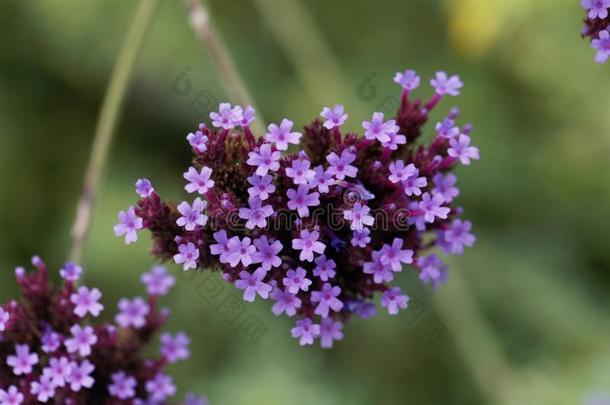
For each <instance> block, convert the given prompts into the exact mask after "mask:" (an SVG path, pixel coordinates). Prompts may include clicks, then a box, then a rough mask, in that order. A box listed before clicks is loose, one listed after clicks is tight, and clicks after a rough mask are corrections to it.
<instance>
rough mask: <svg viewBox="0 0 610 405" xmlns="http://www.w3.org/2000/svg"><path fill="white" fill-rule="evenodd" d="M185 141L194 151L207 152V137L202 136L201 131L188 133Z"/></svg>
mask: <svg viewBox="0 0 610 405" xmlns="http://www.w3.org/2000/svg"><path fill="white" fill-rule="evenodd" d="M186 140H187V141H189V144H190V145H191V147H192V148H193V149H195V151H197V152H198V153H204V152H205V151H207V150H208V145H207V143H208V137H207V136H206V135H204V134H203V132H201V131H197V132H195V133H192V132H191V133H189V134H188V135H187V136H186Z"/></svg>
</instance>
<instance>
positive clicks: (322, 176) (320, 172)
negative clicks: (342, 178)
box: [309, 166, 334, 193]
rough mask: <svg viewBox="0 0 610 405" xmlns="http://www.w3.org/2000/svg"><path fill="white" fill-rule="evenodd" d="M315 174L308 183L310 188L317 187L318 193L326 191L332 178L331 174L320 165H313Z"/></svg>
mask: <svg viewBox="0 0 610 405" xmlns="http://www.w3.org/2000/svg"><path fill="white" fill-rule="evenodd" d="M314 171H315V176H314V178H313V180H312V181H311V183H309V185H310V187H311V188H316V187H317V188H318V191H319V192H320V193H328V191H329V186H330V184H331V182H332V180H333V178H334V177H333V175H332V174H330V173H328V171H326V170H324V168H323V167H322V166H316V167H314Z"/></svg>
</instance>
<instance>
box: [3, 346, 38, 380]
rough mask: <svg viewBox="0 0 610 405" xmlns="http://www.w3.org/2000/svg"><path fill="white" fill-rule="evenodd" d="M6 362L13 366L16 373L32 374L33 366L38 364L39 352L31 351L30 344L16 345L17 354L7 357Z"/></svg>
mask: <svg viewBox="0 0 610 405" xmlns="http://www.w3.org/2000/svg"><path fill="white" fill-rule="evenodd" d="M6 364H8V366H9V367H12V369H13V373H14V374H15V375H22V374H30V373H31V372H32V367H33V366H35V365H36V364H38V354H36V353H31V352H30V347H29V346H28V345H25V344H24V345H19V344H18V345H15V354H14V355H10V356H8V357H7V358H6Z"/></svg>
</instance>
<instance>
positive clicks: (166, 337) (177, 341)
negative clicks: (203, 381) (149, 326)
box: [161, 332, 191, 363]
mask: <svg viewBox="0 0 610 405" xmlns="http://www.w3.org/2000/svg"><path fill="white" fill-rule="evenodd" d="M190 344H191V339H190V338H189V337H188V336H187V335H186V334H185V333H183V332H178V333H176V334H175V335H174V336H172V335H171V334H169V333H164V334H162V335H161V354H162V355H163V357H165V359H167V361H169V362H170V363H175V362H177V361H178V360H186V359H188V358H189V356H190V355H191V353H190V351H189V349H188V346H189V345H190Z"/></svg>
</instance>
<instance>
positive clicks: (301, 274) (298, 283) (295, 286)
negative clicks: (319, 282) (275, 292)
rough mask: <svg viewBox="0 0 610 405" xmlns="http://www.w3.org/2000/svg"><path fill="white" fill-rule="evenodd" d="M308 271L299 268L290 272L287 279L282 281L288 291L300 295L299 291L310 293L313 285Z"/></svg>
mask: <svg viewBox="0 0 610 405" xmlns="http://www.w3.org/2000/svg"><path fill="white" fill-rule="evenodd" d="M306 276H307V271H306V270H305V269H303V268H302V267H297V269H296V270H292V269H291V270H288V272H287V273H286V277H284V279H283V280H282V283H283V284H284V286H286V290H287V291H288V292H289V293H291V294H298V293H299V291H301V290H303V291H308V290H309V286H310V285H311V280H310V279H308V278H307V277H306Z"/></svg>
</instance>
